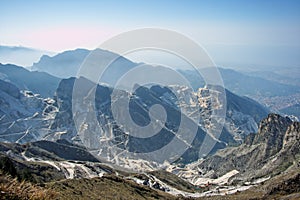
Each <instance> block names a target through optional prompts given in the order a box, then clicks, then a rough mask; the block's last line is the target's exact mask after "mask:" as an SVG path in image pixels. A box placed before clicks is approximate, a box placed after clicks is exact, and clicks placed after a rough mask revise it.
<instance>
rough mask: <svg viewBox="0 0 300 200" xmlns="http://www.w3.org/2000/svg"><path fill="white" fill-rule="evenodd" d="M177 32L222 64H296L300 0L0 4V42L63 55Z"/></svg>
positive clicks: (8, 0) (9, 1)
mask: <svg viewBox="0 0 300 200" xmlns="http://www.w3.org/2000/svg"><path fill="white" fill-rule="evenodd" d="M143 27H158V28H166V29H171V30H175V31H178V32H180V33H182V34H185V35H187V36H189V37H190V38H192V39H194V40H195V41H197V42H198V43H200V44H202V45H203V46H204V47H206V48H207V50H208V51H209V53H210V54H211V55H212V57H214V58H215V59H216V60H217V61H218V62H219V63H221V64H223V63H235V64H239V63H241V64H262V65H276V64H277V65H282V64H287V65H292V66H299V65H300V51H299V50H300V1H297V0H295V1H289V0H281V1H276V0H274V1H268V0H251V1H250V0H248V1H244V0H241V1H230V0H226V1H222V0H219V1H218V0H215V1H208V0H207V1H201V0H195V1H163V0H161V1H158V0H157V1H156V0H154V1H141V0H139V1H74V0H73V1H59V0H52V1H33V0H26V1H21V0H20V1H16V0H1V1H0V30H1V32H0V45H17V46H18V45H21V46H27V47H33V48H39V49H44V50H50V51H56V52H61V51H64V50H67V49H75V48H78V47H84V48H89V49H93V48H96V47H97V46H98V45H99V44H100V43H101V42H103V41H104V40H106V39H108V38H110V37H112V36H114V35H116V34H119V33H122V32H124V31H128V30H132V29H137V28H143Z"/></svg>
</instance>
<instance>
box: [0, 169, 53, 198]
mask: <svg viewBox="0 0 300 200" xmlns="http://www.w3.org/2000/svg"><path fill="white" fill-rule="evenodd" d="M55 196H56V192H54V191H52V190H50V189H45V188H43V187H40V186H37V185H33V184H32V183H30V182H26V181H21V182H19V181H18V180H17V178H12V177H11V176H9V175H5V174H3V173H2V172H0V199H29V200H40V199H41V200H43V199H44V200H47V199H53V198H54V197H55Z"/></svg>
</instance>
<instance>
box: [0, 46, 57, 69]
mask: <svg viewBox="0 0 300 200" xmlns="http://www.w3.org/2000/svg"><path fill="white" fill-rule="evenodd" d="M54 54H55V53H53V52H49V51H43V50H38V49H32V48H27V47H16V46H0V63H2V64H15V65H20V66H24V67H29V66H31V65H32V64H33V63H34V62H37V61H38V60H39V59H40V57H41V56H42V55H54Z"/></svg>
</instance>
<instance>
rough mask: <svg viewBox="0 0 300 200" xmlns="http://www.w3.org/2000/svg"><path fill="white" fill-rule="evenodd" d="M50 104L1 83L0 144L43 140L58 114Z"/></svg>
mask: <svg viewBox="0 0 300 200" xmlns="http://www.w3.org/2000/svg"><path fill="white" fill-rule="evenodd" d="M53 103H54V101H53V100H52V99H50V98H47V99H43V98H40V97H39V96H37V95H34V94H33V93H32V92H30V91H23V92H21V91H20V90H19V89H18V88H17V87H16V86H14V85H13V84H11V83H8V82H5V81H1V80H0V141H3V142H18V143H25V142H28V141H34V140H38V139H41V138H43V137H44V136H45V135H46V134H47V133H48V131H49V126H50V124H51V123H52V120H53V119H54V116H55V113H56V111H57V109H56V107H55V106H53Z"/></svg>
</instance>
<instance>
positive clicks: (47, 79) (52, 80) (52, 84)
mask: <svg viewBox="0 0 300 200" xmlns="http://www.w3.org/2000/svg"><path fill="white" fill-rule="evenodd" d="M0 79H2V80H4V81H7V82H10V83H13V84H14V85H15V86H17V87H18V88H19V89H20V90H30V91H32V92H33V93H35V94H40V95H41V96H43V97H53V96H54V93H55V91H56V88H57V86H58V84H59V81H60V79H59V78H57V77H54V76H51V75H50V74H47V73H45V72H32V71H28V70H27V69H25V68H23V67H19V66H16V65H11V64H7V65H3V64H0Z"/></svg>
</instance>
